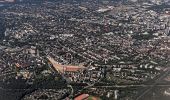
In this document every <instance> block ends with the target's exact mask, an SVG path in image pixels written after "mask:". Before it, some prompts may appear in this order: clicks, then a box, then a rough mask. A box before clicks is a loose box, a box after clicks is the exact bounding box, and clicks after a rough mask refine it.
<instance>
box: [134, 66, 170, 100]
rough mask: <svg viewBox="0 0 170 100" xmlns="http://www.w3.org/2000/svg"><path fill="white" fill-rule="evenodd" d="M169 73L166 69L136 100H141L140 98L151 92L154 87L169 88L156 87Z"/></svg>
mask: <svg viewBox="0 0 170 100" xmlns="http://www.w3.org/2000/svg"><path fill="white" fill-rule="evenodd" d="M169 73H170V68H167V70H166V71H165V72H164V73H162V74H161V75H160V77H158V78H157V79H155V81H154V82H153V84H151V85H150V87H148V88H147V89H146V90H145V91H144V92H143V93H142V94H141V95H139V96H138V97H137V98H136V100H143V99H142V98H143V97H144V96H145V95H146V94H147V93H148V92H149V91H151V90H152V89H153V88H154V87H155V86H169V85H157V84H158V83H159V82H160V81H161V80H162V79H163V78H165V77H166V76H167V75H169Z"/></svg>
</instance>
